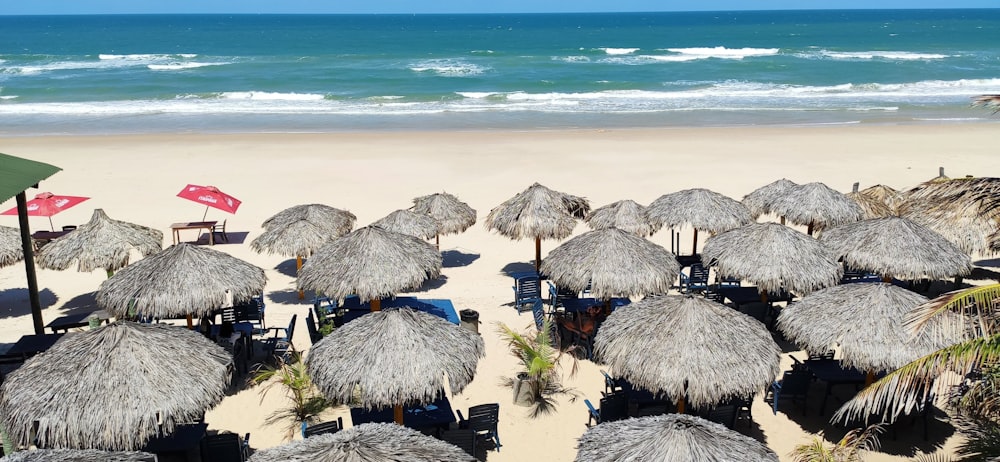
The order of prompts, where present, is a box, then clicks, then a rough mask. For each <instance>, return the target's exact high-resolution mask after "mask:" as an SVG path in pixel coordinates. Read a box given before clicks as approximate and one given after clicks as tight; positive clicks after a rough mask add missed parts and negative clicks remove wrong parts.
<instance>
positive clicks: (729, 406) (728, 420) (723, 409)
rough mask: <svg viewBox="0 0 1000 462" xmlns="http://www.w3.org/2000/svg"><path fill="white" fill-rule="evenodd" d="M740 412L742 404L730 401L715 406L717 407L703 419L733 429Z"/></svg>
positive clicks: (703, 416)
mask: <svg viewBox="0 0 1000 462" xmlns="http://www.w3.org/2000/svg"><path fill="white" fill-rule="evenodd" d="M739 411H740V403H739V402H738V401H736V400H730V401H726V402H723V403H719V404H717V405H715V407H713V408H711V409H709V410H708V411H707V412H705V413H704V415H702V416H701V417H702V418H704V419H705V420H708V421H711V422H715V423H719V424H722V425H725V426H726V428H729V429H732V428H733V427H735V426H736V417H737V416H738V414H739Z"/></svg>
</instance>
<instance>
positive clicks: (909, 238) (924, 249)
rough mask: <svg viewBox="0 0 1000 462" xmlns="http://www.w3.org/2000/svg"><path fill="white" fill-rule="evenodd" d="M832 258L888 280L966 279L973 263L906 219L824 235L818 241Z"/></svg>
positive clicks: (880, 220)
mask: <svg viewBox="0 0 1000 462" xmlns="http://www.w3.org/2000/svg"><path fill="white" fill-rule="evenodd" d="M819 240H820V242H822V243H824V244H825V245H826V246H827V248H829V249H830V251H831V252H833V256H834V257H835V258H837V259H842V260H843V261H844V264H846V265H847V266H849V267H851V268H856V269H861V270H866V271H872V272H874V273H876V274H879V275H881V276H882V277H883V278H885V279H886V280H887V281H888V280H890V279H891V278H893V277H897V278H901V279H910V280H912V279H918V278H921V277H928V278H931V279H942V278H950V277H952V276H956V275H960V276H964V275H966V274H969V273H970V272H971V271H972V261H971V259H970V258H969V256H968V255H967V254H965V253H964V252H962V250H961V249H959V248H958V246H956V245H955V244H952V243H951V242H950V241H948V240H947V239H945V238H944V237H943V236H941V235H940V234H938V233H935V232H934V231H931V230H930V229H927V228H926V227H924V226H921V225H919V224H917V223H915V222H913V221H910V220H907V219H906V218H899V217H887V218H876V219H871V220H862V221H856V222H854V223H848V224H846V225H840V226H837V227H836V228H833V229H829V230H827V231H824V232H823V235H822V236H821V237H820V238H819Z"/></svg>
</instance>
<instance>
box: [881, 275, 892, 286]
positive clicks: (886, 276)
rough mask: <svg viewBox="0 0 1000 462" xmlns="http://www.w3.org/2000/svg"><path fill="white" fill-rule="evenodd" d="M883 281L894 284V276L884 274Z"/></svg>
mask: <svg viewBox="0 0 1000 462" xmlns="http://www.w3.org/2000/svg"><path fill="white" fill-rule="evenodd" d="M882 282H884V283H886V284H892V276H889V275H885V276H882Z"/></svg>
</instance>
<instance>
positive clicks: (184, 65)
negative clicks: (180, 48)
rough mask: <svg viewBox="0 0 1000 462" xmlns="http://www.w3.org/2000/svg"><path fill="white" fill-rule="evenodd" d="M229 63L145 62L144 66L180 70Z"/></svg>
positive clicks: (161, 69) (156, 69)
mask: <svg viewBox="0 0 1000 462" xmlns="http://www.w3.org/2000/svg"><path fill="white" fill-rule="evenodd" d="M227 64H229V63H170V64H147V65H146V67H147V68H149V70H152V71H182V70H185V69H197V68H199V67H208V66H225V65H227Z"/></svg>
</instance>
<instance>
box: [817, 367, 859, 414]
mask: <svg viewBox="0 0 1000 462" xmlns="http://www.w3.org/2000/svg"><path fill="white" fill-rule="evenodd" d="M805 365H806V368H808V369H809V372H812V374H813V376H815V377H816V379H818V380H822V381H824V382H826V392H825V393H823V401H822V402H821V403H820V405H819V415H823V412H824V411H825V410H826V400H827V398H829V397H830V394H831V393H832V391H833V387H834V386H836V385H854V386H855V387H857V386H858V385H864V384H865V379H866V378H867V375H868V374H866V373H865V372H864V371H860V370H858V369H854V368H846V369H845V368H844V367H843V366H842V365H841V362H840V360H839V359H818V360H817V359H811V360H808V361H806V362H805Z"/></svg>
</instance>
